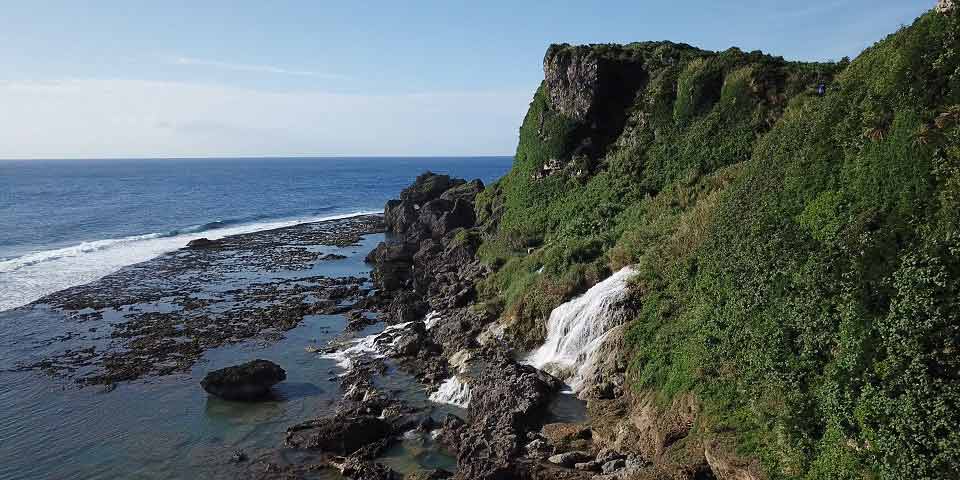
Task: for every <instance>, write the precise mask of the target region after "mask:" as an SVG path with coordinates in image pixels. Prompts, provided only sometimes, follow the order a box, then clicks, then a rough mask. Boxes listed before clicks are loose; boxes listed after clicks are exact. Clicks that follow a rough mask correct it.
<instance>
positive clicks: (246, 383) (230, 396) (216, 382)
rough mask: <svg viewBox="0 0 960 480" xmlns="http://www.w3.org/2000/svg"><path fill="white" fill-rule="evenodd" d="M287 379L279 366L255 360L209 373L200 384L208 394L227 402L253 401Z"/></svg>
mask: <svg viewBox="0 0 960 480" xmlns="http://www.w3.org/2000/svg"><path fill="white" fill-rule="evenodd" d="M286 379H287V372H285V371H284V370H283V369H282V368H280V366H279V365H277V364H276V363H273V362H271V361H269V360H260V359H257V360H254V361H252V362H247V363H244V364H242V365H236V366H233V367H227V368H223V369H220V370H216V371H213V372H210V373H208V374H207V375H206V376H205V377H204V378H203V380H202V381H201V382H200V386H202V387H203V389H204V390H206V391H207V393H210V394H212V395H216V396H218V397H220V398H223V399H226V400H239V401H253V400H260V399H263V398H265V397H267V396H269V394H270V387H272V386H274V385H276V384H277V383H280V382H282V381H284V380H286Z"/></svg>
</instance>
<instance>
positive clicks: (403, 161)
mask: <svg viewBox="0 0 960 480" xmlns="http://www.w3.org/2000/svg"><path fill="white" fill-rule="evenodd" d="M510 164H511V159H510V158H508V157H483V158H336V159H332V158H317V159H307V158H304V159H279V158H277V159H267V158H260V159H216V160H111V161H23V162H20V161H16V162H0V385H3V386H4V388H3V389H0V480H21V479H23V480H25V479H28V478H30V479H32V478H57V479H112V478H143V479H166V478H224V479H232V478H240V477H242V476H243V475H245V474H246V473H247V472H248V470H247V469H249V468H256V467H255V466H256V465H259V464H260V463H259V462H262V461H269V462H273V463H279V464H285V463H289V462H293V463H296V462H298V461H307V460H310V459H311V458H313V457H312V455H315V454H311V453H309V452H298V451H294V450H289V449H283V448H281V445H282V441H283V435H284V432H285V430H286V429H287V428H288V427H290V426H291V425H294V424H296V423H298V422H302V421H305V420H309V419H312V418H316V417H321V416H324V415H330V414H332V412H333V409H334V408H335V406H336V401H337V400H338V399H340V398H341V397H342V396H343V394H344V392H343V391H342V389H341V388H340V386H339V384H338V382H337V378H338V377H337V376H336V374H337V373H338V371H339V370H338V364H337V362H336V361H334V360H330V359H327V358H324V357H323V356H320V355H318V354H317V353H316V350H313V349H311V348H308V347H309V346H324V345H327V344H328V342H331V341H334V340H336V339H340V340H342V338H341V335H342V333H341V332H343V329H344V325H345V322H346V318H345V317H344V316H343V315H326V314H309V315H304V316H303V319H302V320H301V321H300V322H299V323H298V324H297V325H296V326H295V327H294V328H292V329H290V330H286V331H278V330H277V329H271V328H268V329H264V330H263V331H260V332H258V333H257V334H256V335H254V336H253V337H250V338H244V339H241V340H238V341H235V342H227V343H226V344H224V345H221V346H217V347H215V348H210V349H208V350H206V351H205V352H204V353H203V355H202V357H201V358H200V359H199V360H198V361H197V362H196V363H194V364H191V365H190V366H189V367H188V368H187V369H186V370H183V371H177V372H176V373H175V374H170V375H159V376H146V377H144V378H139V379H135V380H131V381H121V382H117V383H116V384H112V385H109V386H107V387H103V386H97V385H94V386H85V387H84V386H81V384H79V383H78V382H77V378H76V377H75V376H74V375H73V374H74V373H79V372H74V371H73V370H72V368H73V367H74V366H75V367H78V368H81V369H83V368H87V367H89V364H88V363H84V361H83V359H82V358H81V359H80V361H79V362H78V363H76V364H73V366H71V367H70V369H68V370H66V371H59V372H51V371H49V370H48V369H46V368H43V367H31V366H30V365H35V364H37V363H36V362H43V361H44V359H48V358H63V357H62V356H64V355H66V356H67V357H71V355H73V354H84V352H87V353H92V352H93V351H94V350H93V349H94V348H96V353H97V354H98V355H104V354H106V355H107V357H99V358H100V360H97V361H98V362H99V361H104V359H105V358H106V360H109V358H110V355H111V354H115V353H119V352H121V351H122V350H123V348H124V345H129V344H124V343H123V338H122V337H117V336H115V335H114V332H118V331H119V332H120V333H121V334H122V332H123V329H122V328H121V326H122V325H124V324H125V322H127V321H130V320H131V319H137V318H141V319H143V318H150V316H151V315H160V316H162V315H170V314H174V315H182V316H178V317H177V318H178V319H179V320H178V321H185V320H184V319H186V318H187V316H188V314H189V313H190V312H198V311H199V312H207V313H205V315H206V314H209V317H205V318H215V317H216V315H217V314H218V313H222V312H224V311H225V310H227V309H233V308H246V310H243V311H244V312H251V311H252V310H250V308H253V307H250V304H248V303H244V301H240V300H233V301H231V300H230V298H231V297H230V295H232V293H231V292H233V291H235V290H236V291H247V292H254V294H255V292H256V291H259V290H257V289H262V288H264V287H265V286H268V285H279V284H281V283H283V282H289V281H291V280H294V281H297V282H308V281H309V279H311V278H317V277H318V276H329V277H350V276H358V277H366V276H368V275H369V270H370V267H369V266H368V265H366V264H365V263H364V256H365V254H366V252H369V251H370V250H371V249H372V248H373V247H374V246H375V245H376V244H377V243H378V242H379V241H381V240H383V238H384V235H383V234H375V235H367V236H365V237H363V238H362V240H361V241H360V242H359V243H358V244H356V245H349V246H344V247H322V248H320V247H318V251H321V252H323V253H330V254H336V255H337V257H336V258H337V259H334V260H329V261H319V262H316V263H315V264H313V265H311V266H308V267H307V268H306V269H299V270H298V269H296V268H294V269H291V268H290V267H289V266H284V265H277V266H276V268H271V266H270V265H266V266H264V265H262V264H256V262H253V263H251V260H252V259H251V257H243V256H239V257H232V258H230V259H227V260H226V264H225V265H220V270H216V268H213V269H212V270H211V272H209V275H208V272H206V271H203V272H200V273H201V274H203V275H204V278H207V277H209V280H203V281H201V282H200V283H201V286H202V291H200V292H195V293H194V294H193V295H194V297H193V298H195V299H198V300H200V301H202V300H204V299H207V300H209V299H214V298H216V299H221V300H222V301H219V303H215V304H213V305H212V306H210V307H209V308H208V309H205V308H204V307H201V308H200V309H199V310H191V309H187V308H185V307H184V308H181V307H178V306H177V305H174V304H172V303H170V302H172V301H173V300H172V299H173V297H169V298H163V299H159V300H156V299H150V298H147V299H143V300H137V299H133V300H124V301H123V302H122V303H123V306H120V307H116V306H114V307H110V306H105V305H100V306H97V307H96V308H87V309H84V310H83V311H84V312H86V313H90V312H93V311H94V310H96V309H99V310H98V311H99V312H100V313H98V314H97V315H95V316H84V315H76V314H64V313H63V312H60V311H58V310H56V309H51V308H49V307H48V306H47V305H31V306H24V305H26V304H28V303H30V302H31V301H33V300H36V299H38V298H40V297H41V296H44V295H47V294H49V293H53V292H56V291H59V290H62V289H65V288H68V287H71V286H76V285H80V284H85V283H88V282H92V281H95V280H97V279H98V278H101V277H104V276H107V275H110V274H111V273H113V272H116V271H120V273H118V275H121V274H122V273H123V272H124V271H131V270H137V269H138V268H140V269H143V268H147V270H148V271H149V272H153V270H149V268H148V267H144V265H153V263H141V262H144V261H146V260H149V259H150V258H152V257H155V256H160V255H163V254H164V253H167V252H172V251H174V250H177V249H178V248H180V247H183V246H184V245H185V244H186V243H187V242H188V241H189V240H191V239H194V238H199V237H208V238H218V237H224V236H228V235H233V234H240V233H248V232H258V231H259V232H261V234H259V235H262V236H265V237H268V238H280V237H274V236H277V235H281V233H279V232H282V231H280V230H278V231H276V232H268V231H265V230H272V229H276V228H279V227H284V226H288V225H294V224H297V223H304V222H314V221H320V220H323V219H330V218H337V217H343V216H351V215H352V214H355V213H359V212H381V211H382V210H383V204H384V202H386V201H387V200H388V199H390V198H394V197H396V196H397V195H398V194H399V192H400V190H401V189H403V188H404V187H406V186H407V185H409V184H410V183H411V182H412V181H413V179H414V178H415V177H416V175H417V174H419V173H421V172H423V171H426V170H431V171H434V172H438V173H448V174H451V175H454V176H458V177H464V178H469V179H472V178H480V179H482V180H484V182H490V181H493V180H495V179H496V178H498V177H500V176H501V175H503V174H504V173H506V171H507V170H508V169H509V167H510ZM304 227H309V225H307V226H304ZM287 230H290V229H287ZM307 250H308V249H307ZM307 250H304V251H307ZM315 250H317V249H315ZM180 255H181V253H174V254H171V255H168V256H167V257H169V256H174V257H177V256H180ZM158 260H161V259H156V260H153V262H154V263H155V262H157V261H158ZM134 264H139V265H134ZM264 267H266V268H264ZM213 270H216V271H217V272H221V273H220V274H217V275H213V273H216V272H213ZM154 276H158V274H155V273H147V274H146V276H145V277H141V278H145V279H148V278H149V279H151V280H152V278H150V277H154ZM109 278H110V277H108V278H106V279H103V281H106V280H108V279H109ZM159 281H160V282H163V281H164V279H162V278H161V279H160V280H159ZM271 282H272V283H271ZM138 285H139V284H138ZM98 288H99V287H98ZM171 293H174V292H171ZM275 301H278V300H275ZM253 303H254V304H256V303H257V302H253ZM17 307H20V308H17ZM191 308H193V307H191ZM75 313H80V312H75ZM134 323H135V320H134ZM382 328H383V327H382V326H381V325H373V326H370V327H368V328H366V329H364V330H362V331H360V332H356V333H354V334H352V335H355V336H357V337H358V338H359V337H363V336H365V335H370V334H374V333H376V332H377V331H378V329H382ZM73 358H78V357H73ZM253 358H266V359H270V360H272V361H275V362H277V363H279V364H280V365H282V366H283V368H284V369H285V370H286V372H287V380H286V381H284V382H282V383H281V384H279V385H277V386H276V387H275V388H274V392H275V394H276V398H274V399H273V400H271V401H266V402H259V403H250V404H247V403H242V402H227V401H223V400H219V399H217V398H215V397H212V396H208V395H207V394H206V392H204V391H203V389H201V388H200V386H199V383H200V380H201V379H203V378H204V375H205V374H206V373H207V372H209V371H211V370H213V369H217V368H222V367H225V366H229V365H235V364H237V363H241V362H245V361H249V360H250V359H253ZM38 365H42V363H40V364H38ZM380 382H385V383H382V384H378V387H380V388H383V389H384V390H385V391H387V390H389V391H400V392H405V393H404V397H403V398H404V400H406V401H408V402H412V403H413V404H416V403H418V402H419V404H425V403H427V402H428V400H427V392H426V391H425V390H424V387H423V386H422V385H420V384H418V383H417V382H416V381H415V380H414V379H413V378H412V377H411V376H410V375H408V374H405V373H403V372H402V371H400V370H398V369H395V368H392V367H391V368H390V370H389V371H388V372H386V373H385V374H384V376H383V378H382V379H381V380H380ZM431 408H435V409H436V412H437V414H438V415H442V413H443V411H444V410H443V408H444V407H443V406H439V405H438V406H435V407H431ZM461 414H462V412H461ZM425 442H426V443H425ZM428 443H429V440H424V439H416V438H412V439H406V438H405V439H404V441H402V442H400V443H398V444H395V445H394V446H392V447H391V449H390V450H389V451H388V452H386V454H385V456H384V458H383V459H382V460H381V461H382V462H383V463H385V464H387V465H388V466H390V467H391V468H393V469H395V470H397V471H399V472H402V473H405V472H409V471H414V470H416V469H419V468H448V469H449V468H453V467H454V466H455V460H454V459H453V458H451V457H450V456H449V455H446V454H444V453H442V452H441V451H440V450H438V449H436V448H433V447H430V446H429V445H428ZM236 451H243V452H245V454H246V455H249V457H250V461H248V462H245V463H243V464H235V463H234V462H232V460H231V457H232V455H233V452H236ZM305 456H306V457H305ZM314 461H319V460H314ZM311 478H319V479H329V480H339V479H340V478H341V477H340V476H338V475H337V474H335V472H331V471H323V472H318V473H317V475H316V477H311Z"/></svg>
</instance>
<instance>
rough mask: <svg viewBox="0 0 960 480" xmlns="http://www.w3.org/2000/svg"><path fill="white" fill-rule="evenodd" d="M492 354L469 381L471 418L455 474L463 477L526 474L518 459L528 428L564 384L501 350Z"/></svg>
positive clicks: (485, 479) (477, 478) (480, 478)
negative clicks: (470, 382) (471, 381)
mask: <svg viewBox="0 0 960 480" xmlns="http://www.w3.org/2000/svg"><path fill="white" fill-rule="evenodd" d="M488 355H490V357H489V358H488V359H487V360H486V361H485V365H482V367H481V368H480V369H479V371H480V373H479V374H478V375H477V376H476V377H475V378H474V380H473V384H472V386H471V398H470V407H469V410H468V413H469V419H468V420H469V423H468V425H467V427H466V429H465V430H464V432H463V434H462V435H461V438H460V445H459V449H458V451H457V466H458V470H457V474H456V476H455V478H457V479H461V480H488V479H489V480H493V479H502V478H522V474H521V473H520V471H518V470H517V469H518V468H520V467H519V465H518V463H517V462H516V461H515V460H516V459H517V458H518V457H520V456H521V455H522V454H523V443H522V442H523V440H524V433H525V432H526V431H528V430H530V429H532V428H533V427H535V426H536V424H537V422H538V421H539V419H540V417H541V416H542V414H543V412H544V410H545V408H546V406H547V404H548V403H549V401H550V398H551V396H552V394H553V392H554V391H556V390H557V389H558V388H559V387H560V385H561V382H560V381H559V380H557V379H556V378H554V377H552V376H550V375H548V374H546V373H544V372H541V371H539V370H537V369H536V368H533V367H531V366H529V365H522V364H519V363H517V362H516V361H514V360H512V359H510V358H509V357H508V356H506V355H505V354H503V353H502V352H491V353H488Z"/></svg>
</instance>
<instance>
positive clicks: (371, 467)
mask: <svg viewBox="0 0 960 480" xmlns="http://www.w3.org/2000/svg"><path fill="white" fill-rule="evenodd" d="M340 473H342V474H343V475H344V476H345V477H347V478H352V479H354V480H401V479H402V478H403V477H402V476H401V475H400V474H399V473H397V472H395V471H393V470H391V469H390V468H389V467H386V466H384V465H382V464H379V463H376V462H371V461H369V460H363V459H359V458H356V457H350V458H348V459H347V460H346V461H345V462H343V464H341V465H340Z"/></svg>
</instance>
